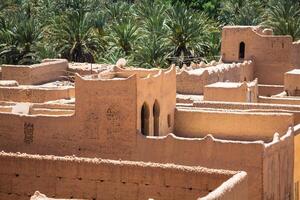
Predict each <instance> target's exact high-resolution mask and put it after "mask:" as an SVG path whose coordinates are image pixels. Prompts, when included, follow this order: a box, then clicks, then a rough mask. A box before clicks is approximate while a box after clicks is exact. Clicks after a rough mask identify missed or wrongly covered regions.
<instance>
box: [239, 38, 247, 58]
mask: <svg viewBox="0 0 300 200" xmlns="http://www.w3.org/2000/svg"><path fill="white" fill-rule="evenodd" d="M245 48H246V46H245V43H244V42H241V43H240V49H239V59H244V58H245Z"/></svg>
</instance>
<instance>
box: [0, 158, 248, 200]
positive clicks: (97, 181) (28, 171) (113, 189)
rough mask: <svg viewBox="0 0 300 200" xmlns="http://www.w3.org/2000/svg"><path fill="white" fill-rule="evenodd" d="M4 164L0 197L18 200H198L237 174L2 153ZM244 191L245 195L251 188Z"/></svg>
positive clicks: (135, 163)
mask: <svg viewBox="0 0 300 200" xmlns="http://www.w3.org/2000/svg"><path fill="white" fill-rule="evenodd" d="M0 163H1V165H0V166H1V167H0V197H1V199H14V200H16V199H28V198H29V197H30V196H31V195H32V194H33V193H34V192H35V191H36V190H40V191H43V192H44V193H46V194H48V195H49V196H51V197H56V198H59V197H60V198H63V197H64V198H84V199H148V198H154V199H197V198H198V197H202V196H205V195H207V194H208V193H209V191H212V190H214V189H216V188H217V187H219V186H220V185H221V184H222V183H223V182H225V181H227V180H228V179H230V178H231V177H232V176H234V175H235V174H236V172H232V171H220V170H219V171H218V170H209V169H205V168H200V167H184V166H176V165H161V164H150V163H141V162H126V161H111V160H101V159H78V158H77V159H76V158H72V157H70V158H63V157H53V156H44V157H41V156H30V155H21V154H6V153H1V155H0ZM241 178H245V177H241ZM238 181H243V180H238ZM243 186H244V188H243V189H244V191H245V189H246V188H247V184H243ZM233 189H234V188H233ZM235 192H236V193H237V194H238V193H240V195H241V193H242V192H241V191H235ZM246 194H247V193H246Z"/></svg>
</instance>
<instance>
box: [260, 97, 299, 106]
mask: <svg viewBox="0 0 300 200" xmlns="http://www.w3.org/2000/svg"><path fill="white" fill-rule="evenodd" d="M258 103H267V104H286V105H300V99H299V98H294V97H288V96H287V97H264V96H259V97H258Z"/></svg>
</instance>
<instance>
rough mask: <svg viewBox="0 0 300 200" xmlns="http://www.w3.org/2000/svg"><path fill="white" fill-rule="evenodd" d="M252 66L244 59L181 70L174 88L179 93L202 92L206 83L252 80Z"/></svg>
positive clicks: (250, 62)
mask: <svg viewBox="0 0 300 200" xmlns="http://www.w3.org/2000/svg"><path fill="white" fill-rule="evenodd" d="M253 66H254V65H253V63H252V61H245V62H243V63H232V64H219V65H217V66H212V67H207V68H201V69H196V70H191V71H182V72H180V73H178V74H177V77H176V87H177V89H176V90H177V93H180V94H203V90H204V86H205V85H208V84H212V83H216V82H225V81H231V82H242V81H245V80H246V81H252V80H253Z"/></svg>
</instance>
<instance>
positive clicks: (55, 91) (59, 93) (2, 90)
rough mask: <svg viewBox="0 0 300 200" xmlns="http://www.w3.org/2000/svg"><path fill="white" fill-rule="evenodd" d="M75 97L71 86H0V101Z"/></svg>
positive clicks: (43, 100) (38, 100)
mask: <svg viewBox="0 0 300 200" xmlns="http://www.w3.org/2000/svg"><path fill="white" fill-rule="evenodd" d="M74 97H75V89H74V88H73V87H61V88H38V87H35V86H34V87H26V86H20V87H0V101H14V102H32V103H42V102H46V101H52V100H57V99H70V98H74Z"/></svg>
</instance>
